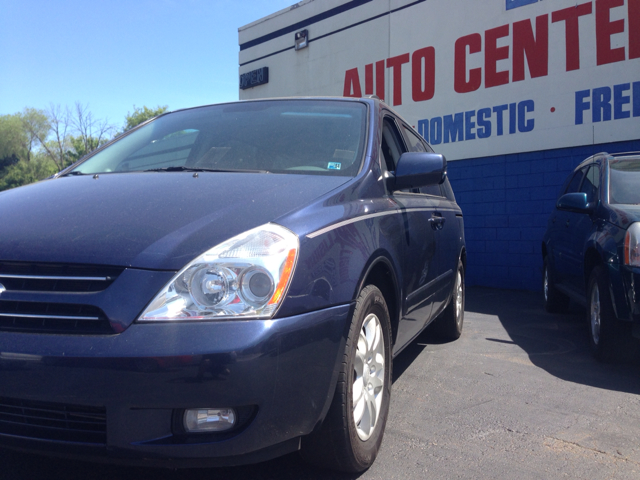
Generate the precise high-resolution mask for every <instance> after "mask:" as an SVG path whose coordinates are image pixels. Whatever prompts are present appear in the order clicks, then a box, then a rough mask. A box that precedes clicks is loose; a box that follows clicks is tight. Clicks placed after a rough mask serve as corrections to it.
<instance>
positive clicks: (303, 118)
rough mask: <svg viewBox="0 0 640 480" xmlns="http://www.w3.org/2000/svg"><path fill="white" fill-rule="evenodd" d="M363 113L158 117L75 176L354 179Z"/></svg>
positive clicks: (236, 109) (275, 109)
mask: <svg viewBox="0 0 640 480" xmlns="http://www.w3.org/2000/svg"><path fill="white" fill-rule="evenodd" d="M366 112H367V107H366V105H364V104H362V103H357V102H341V101H316V100H313V101H312V100H309V101H303V100H291V101H262V102H246V103H236V104H227V105H215V106H211V107H201V108H194V109H190V110H183V111H180V112H176V113H172V114H168V115H164V116H161V117H159V118H158V119H156V120H154V121H152V122H151V123H149V124H147V125H145V126H143V127H141V128H139V129H137V130H135V131H133V132H131V133H130V134H128V135H125V136H123V137H122V138H121V139H120V140H118V141H116V142H115V143H113V144H112V145H110V146H108V147H107V148H105V149H103V150H101V151H99V152H97V153H96V154H95V155H93V156H92V157H90V158H89V159H87V160H86V161H84V162H83V163H81V164H80V165H78V166H77V167H76V168H75V169H74V171H77V172H80V173H105V172H128V171H141V170H151V169H160V168H167V167H174V168H175V167H177V168H179V167H186V168H197V169H211V170H240V171H246V170H259V171H269V172H274V173H301V174H317V175H340V176H354V175H356V174H357V173H358V171H359V169H360V164H361V161H362V149H363V145H364V136H365V125H366Z"/></svg>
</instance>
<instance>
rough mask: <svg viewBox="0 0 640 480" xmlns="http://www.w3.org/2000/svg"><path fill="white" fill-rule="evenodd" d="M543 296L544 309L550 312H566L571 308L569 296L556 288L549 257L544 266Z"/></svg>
mask: <svg viewBox="0 0 640 480" xmlns="http://www.w3.org/2000/svg"><path fill="white" fill-rule="evenodd" d="M542 298H543V299H544V309H545V310H546V311H547V312H549V313H564V312H566V311H567V310H568V309H569V297H567V296H566V295H565V294H564V293H562V292H561V291H559V290H558V289H557V288H556V286H555V283H554V281H553V275H552V274H551V272H550V271H549V259H548V258H547V257H544V264H543V268H542Z"/></svg>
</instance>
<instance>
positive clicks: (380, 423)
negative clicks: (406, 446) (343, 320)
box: [300, 285, 392, 472]
mask: <svg viewBox="0 0 640 480" xmlns="http://www.w3.org/2000/svg"><path fill="white" fill-rule="evenodd" d="M372 316H373V317H372ZM374 317H375V318H374ZM375 319H377V320H378V322H379V326H380V330H378V329H377V326H376V325H375ZM365 322H366V325H365ZM371 322H373V325H372V323H371ZM365 326H366V327H367V330H366V333H371V331H373V330H375V331H376V332H377V338H378V341H379V340H383V341H384V344H383V345H382V350H381V351H382V353H380V352H381V351H380V349H378V350H375V351H374V353H375V354H374V355H372V357H375V359H373V360H371V359H364V362H363V361H362V360H363V356H362V352H363V350H367V351H368V352H369V351H370V346H369V344H371V345H372V346H373V345H375V346H379V343H376V342H375V341H373V342H366V341H364V340H363V341H361V340H362V338H361V332H363V331H364V330H363V327H365ZM370 338H371V336H370ZM363 342H364V343H363ZM363 346H364V347H363ZM367 356H369V355H367ZM381 357H382V358H383V359H384V364H383V366H384V372H383V374H382V375H378V376H376V375H371V373H372V370H371V368H372V367H370V365H372V366H375V365H378V366H379V365H380V363H379V361H380V359H381ZM367 360H371V362H368V361H367ZM376 362H378V363H376ZM374 364H375V365H374ZM391 366H392V365H391V325H390V320H389V311H388V309H387V304H386V302H385V299H384V297H383V295H382V293H381V292H380V290H379V289H378V288H377V287H376V286H374V285H369V286H367V287H366V288H364V289H363V290H362V292H361V293H360V295H359V296H358V299H357V300H356V305H355V309H354V312H353V316H352V317H351V326H350V329H349V334H348V337H347V340H346V343H345V349H344V356H343V362H342V369H341V371H340V373H339V376H338V384H337V386H336V391H335V394H334V397H333V401H332V403H331V406H330V408H329V411H328V413H327V416H326V417H325V419H324V421H323V422H322V425H321V426H320V428H319V429H317V430H316V431H315V432H314V433H312V434H311V435H308V436H307V437H304V438H303V439H302V448H301V451H300V453H301V455H302V457H303V458H304V459H305V460H306V461H308V462H309V463H312V464H314V465H316V466H319V467H321V468H328V469H332V470H338V471H341V472H362V471H364V470H366V469H367V468H369V467H370V466H371V465H372V464H373V462H374V460H375V459H376V456H377V454H378V450H379V448H380V444H381V443H382V436H383V434H384V428H385V424H386V422H387V415H388V413H389V401H390V398H391ZM356 368H358V369H362V370H363V372H366V373H363V374H362V376H357V375H356V372H355V369H356ZM379 370H380V369H379V368H378V370H377V371H378V373H379ZM379 380H382V384H381V385H379V386H378V387H375V388H372V382H373V383H379ZM360 381H362V387H363V388H362V389H361V390H360V391H361V392H362V395H361V398H360V400H359V401H357V402H356V405H358V406H361V405H365V406H364V407H363V408H364V410H359V412H360V411H362V412H364V414H363V416H362V418H361V420H360V422H358V424H356V420H355V415H356V412H355V411H354V398H353V397H354V389H355V391H356V392H357V391H358V386H359V385H360ZM355 382H358V385H356V384H355ZM366 385H368V386H369V387H370V389H367V388H366ZM372 392H373V394H375V393H376V392H377V395H375V401H370V402H367V401H366V399H367V398H369V399H373V398H374V395H372ZM365 397H366V398H365ZM378 398H379V399H380V401H379V403H376V402H377V401H378ZM363 402H364V403H363ZM376 405H379V406H378V407H376V409H375V410H377V416H375V415H373V418H375V420H373V421H371V422H368V423H369V424H372V425H371V427H372V428H371V429H370V430H369V429H366V431H363V430H362V429H363V428H365V427H366V425H364V424H363V422H365V417H366V418H368V419H370V418H371V417H368V416H367V412H368V411H371V410H368V409H367V406H369V407H372V406H376ZM372 410H373V409H372ZM363 432H364V433H363ZM367 435H368V436H367ZM363 436H364V437H365V438H364V439H363Z"/></svg>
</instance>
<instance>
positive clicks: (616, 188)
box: [609, 158, 640, 205]
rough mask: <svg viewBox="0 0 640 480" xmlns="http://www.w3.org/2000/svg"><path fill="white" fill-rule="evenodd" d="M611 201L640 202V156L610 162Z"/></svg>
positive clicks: (636, 203)
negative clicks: (639, 186)
mask: <svg viewBox="0 0 640 480" xmlns="http://www.w3.org/2000/svg"><path fill="white" fill-rule="evenodd" d="M609 172H610V174H609V203H622V204H629V205H638V204H640V189H639V188H638V185H640V158H636V159H633V160H611V161H610V162H609Z"/></svg>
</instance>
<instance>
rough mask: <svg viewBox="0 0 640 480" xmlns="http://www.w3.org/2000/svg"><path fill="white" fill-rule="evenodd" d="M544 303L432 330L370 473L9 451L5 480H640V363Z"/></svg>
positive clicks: (485, 308)
mask: <svg viewBox="0 0 640 480" xmlns="http://www.w3.org/2000/svg"><path fill="white" fill-rule="evenodd" d="M539 295H540V294H537V293H535V292H520V291H507V290H494V289H486V288H470V289H468V292H467V305H466V312H465V325H464V331H463V334H462V337H461V338H460V339H459V340H458V341H456V342H452V343H441V342H438V341H437V340H436V339H434V338H432V336H431V335H430V334H429V332H428V331H427V332H424V333H423V334H422V335H421V336H420V337H418V338H417V339H416V340H415V341H414V342H413V343H412V344H411V345H410V346H409V347H408V348H407V349H406V350H405V351H404V352H402V353H401V354H400V355H399V356H398V357H397V358H396V359H395V362H394V384H393V393H392V403H391V411H390V415H389V420H388V423H387V429H386V433H385V438H384V441H383V444H382V449H381V451H380V454H379V456H378V459H377V460H376V463H375V464H374V465H373V467H372V468H371V469H370V470H368V471H367V472H365V473H363V474H361V475H343V476H339V475H336V474H334V473H332V472H326V471H322V470H316V469H312V468H310V467H307V466H306V465H305V464H304V463H303V462H302V461H301V460H300V459H299V458H298V456H297V455H296V454H293V455H288V456H286V457H283V458H280V459H276V460H272V461H270V462H266V463H262V464H259V465H252V466H244V467H235V468H224V469H206V470H200V469H198V470H178V471H174V470H164V469H153V468H127V467H120V466H111V465H98V464H89V463H82V462H71V461H66V460H59V459H48V458H44V457H37V456H32V455H26V454H17V453H13V452H8V451H0V465H2V469H0V479H1V480H9V479H11V480H18V479H20V480H23V479H24V480H27V479H28V480H39V479H46V480H53V479H74V480H75V479H77V480H80V479H82V480H88V479H100V480H102V479H104V480H106V479H109V480H113V479H120V480H129V479H131V480H133V479H136V480H145V479H154V480H178V479H180V480H200V479H204V478H207V479H213V480H218V479H231V478H233V479H251V480H254V479H335V478H344V479H356V478H359V479H363V480H368V479H385V480H386V479H396V478H397V479H424V478H439V479H453V478H461V479H515V478H518V479H557V478H584V479H605V478H607V479H609V478H615V479H638V478H640V360H638V359H637V358H636V359H634V360H629V361H628V362H626V363H623V364H617V365H605V364H599V363H597V362H596V361H595V360H594V359H593V358H592V357H591V355H590V353H589V349H588V343H587V341H588V340H587V336H586V327H585V325H584V321H583V317H584V312H583V311H581V310H580V309H579V308H578V307H575V308H573V309H572V311H571V313H570V314H568V315H549V314H546V313H545V312H544V311H543V309H542V302H541V300H540V298H539Z"/></svg>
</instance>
